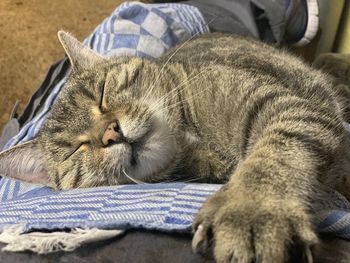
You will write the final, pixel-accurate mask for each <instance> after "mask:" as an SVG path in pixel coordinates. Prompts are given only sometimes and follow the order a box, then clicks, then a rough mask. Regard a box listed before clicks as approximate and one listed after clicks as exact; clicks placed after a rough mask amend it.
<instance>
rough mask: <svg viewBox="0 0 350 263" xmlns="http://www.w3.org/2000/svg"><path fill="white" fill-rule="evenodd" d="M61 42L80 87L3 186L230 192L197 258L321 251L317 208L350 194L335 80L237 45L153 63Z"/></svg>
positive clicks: (3, 169) (198, 243)
mask: <svg viewBox="0 0 350 263" xmlns="http://www.w3.org/2000/svg"><path fill="white" fill-rule="evenodd" d="M59 38H60V41H61V42H62V45H63V47H64V48H65V50H66V53H67V54H68V56H69V59H70V61H71V64H72V68H73V71H72V74H71V76H70V78H69V80H68V82H67V84H66V86H65V89H64V90H63V91H62V93H61V94H60V97H59V99H58V100H57V102H56V103H55V104H54V106H53V108H52V111H51V115H50V116H49V118H48V119H47V121H46V123H45V125H44V126H43V128H42V130H41V131H40V132H39V135H38V136H37V138H35V139H34V140H33V141H31V142H27V143H24V144H22V145H19V146H17V147H14V148H12V149H10V150H8V151H5V152H4V153H2V154H1V160H0V173H1V174H4V175H7V176H11V177H14V178H17V179H20V180H26V181H31V182H36V183H44V184H47V185H49V186H51V187H53V188H55V189H57V190H60V189H69V188H76V187H93V186H101V185H116V184H125V183H132V182H136V183H140V182H168V181H173V180H183V181H196V182H209V183H210V182H215V183H225V186H224V187H223V188H222V189H221V190H220V191H219V192H218V193H216V194H215V195H214V196H212V197H211V198H210V199H209V200H208V201H207V202H206V203H205V204H204V206H203V207H202V209H201V211H200V212H199V214H198V216H197V218H196V220H195V222H194V226H193V227H194V232H195V234H194V238H193V242H192V244H193V249H194V251H195V252H198V253H205V252H206V251H207V250H208V249H209V247H210V244H211V243H212V241H214V255H215V259H216V260H217V261H218V262H230V261H231V260H236V261H234V262H240V263H245V262H247V263H248V262H252V261H253V260H257V262H265V263H271V262H284V260H285V259H286V258H287V250H288V247H289V246H290V245H292V241H295V242H298V243H301V244H302V245H303V247H305V250H306V252H308V251H309V249H308V247H309V246H311V245H313V244H315V243H316V242H317V241H318V238H317V236H316V234H315V232H314V228H313V225H312V213H311V208H312V202H313V200H315V199H316V198H317V196H319V194H320V193H321V192H322V189H323V188H324V186H327V187H333V188H335V189H337V190H339V191H340V192H342V193H343V194H345V195H346V194H348V193H349V191H348V190H347V189H348V187H349V186H348V185H349V183H348V180H349V179H348V178H347V177H346V171H347V169H348V168H347V166H348V161H347V157H346V156H347V150H348V149H349V148H348V147H349V146H348V138H347V135H346V132H345V130H344V128H343V116H342V114H343V113H342V109H343V106H342V103H341V101H342V100H341V97H340V96H339V95H338V94H336V92H335V91H334V90H332V85H331V83H330V81H329V80H328V79H327V77H326V76H324V75H323V74H322V73H320V72H318V71H316V70H313V69H311V68H310V67H308V66H306V65H305V64H303V62H301V61H300V60H299V59H297V58H295V57H293V56H291V55H289V54H287V53H286V52H284V51H281V50H277V49H275V48H274V47H271V46H268V45H266V44H263V43H260V42H256V41H253V40H249V39H245V38H240V37H237V36H232V35H224V34H207V35H203V36H201V37H198V38H196V39H194V40H192V41H190V42H188V43H185V44H183V45H182V46H181V47H178V48H175V49H173V50H171V51H170V52H169V53H167V54H166V55H164V56H163V57H161V58H160V59H155V60H149V59H142V58H137V57H117V58H111V59H106V58H104V57H102V56H100V55H98V54H96V53H94V52H93V51H92V50H90V49H88V48H86V47H83V45H82V44H81V43H80V42H78V41H77V40H76V39H75V38H73V37H72V36H71V35H69V34H67V33H65V32H59ZM307 254H308V255H310V254H309V253H307ZM309 259H310V258H309Z"/></svg>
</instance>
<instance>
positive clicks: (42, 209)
mask: <svg viewBox="0 0 350 263" xmlns="http://www.w3.org/2000/svg"><path fill="white" fill-rule="evenodd" d="M208 31H209V30H208V27H207V25H206V24H205V22H204V20H203V18H202V16H201V14H200V12H199V11H198V10H197V9H196V8H194V7H191V6H187V5H181V4H162V5H146V4H141V3H136V2H135V3H129V2H127V3H124V4H122V5H121V6H120V7H118V8H117V9H116V10H115V11H114V12H113V13H112V15H111V16H110V17H108V18H106V19H105V20H104V21H103V23H101V24H100V25H99V26H98V27H97V28H96V29H95V31H94V32H93V33H92V34H91V35H90V36H89V37H88V38H87V39H86V40H85V42H84V43H85V44H86V45H88V46H90V47H91V48H92V49H94V50H96V51H97V52H99V53H102V54H105V55H107V56H115V55H125V54H127V55H133V56H143V57H152V58H155V57H159V56H160V55H161V54H163V53H164V52H165V51H166V50H167V49H168V48H170V47H172V46H174V45H175V44H177V43H179V42H183V41H185V40H187V39H189V38H190V37H191V36H193V35H195V34H202V33H206V32H208ZM64 82H65V79H62V80H61V81H60V82H59V83H58V84H57V85H56V87H55V88H54V90H53V92H52V93H51V94H50V96H49V97H48V99H47V101H46V104H45V110H43V111H41V112H40V114H38V115H37V116H36V117H35V118H34V119H33V120H32V121H31V122H30V123H28V124H27V125H25V126H24V127H23V128H22V129H21V131H20V133H19V134H18V135H17V136H15V137H14V138H12V139H11V140H10V141H9V142H8V143H7V145H6V146H5V149H7V148H9V147H11V146H13V145H16V144H18V143H20V142H24V141H28V140H30V139H32V138H33V137H34V136H35V135H36V134H37V132H38V130H39V129H40V127H41V125H42V123H43V122H44V121H45V118H46V116H47V114H48V112H49V111H50V107H51V105H52V103H54V101H55V99H56V98H57V96H58V94H59V92H60V90H61V89H62V88H63V86H64ZM346 127H348V126H346ZM219 188H220V185H207V184H184V183H176V184H142V185H124V186H113V187H100V188H91V189H75V190H69V191H61V192H54V191H53V190H52V189H50V188H48V187H43V186H40V185H33V184H28V183H23V182H19V181H16V180H10V179H8V178H2V179H1V180H0V203H1V205H0V231H1V230H2V229H3V228H4V227H5V226H7V225H13V224H19V223H21V224H24V225H25V231H30V230H33V229H43V230H48V229H67V228H76V227H79V228H90V227H99V228H106V229H111V228H123V229H126V228H146V229H158V230H162V231H174V230H175V231H181V232H188V231H189V229H190V226H191V222H192V220H193V218H194V216H195V214H196V213H197V212H198V210H199V208H200V207H201V205H202V204H203V202H204V201H205V199H206V198H207V197H208V196H209V195H211V194H213V193H215V192H216V191H217V190H218V189H219ZM326 196H327V198H325V199H324V201H323V202H322V203H320V204H318V205H317V206H316V210H315V213H316V217H315V220H316V221H315V223H316V225H317V226H318V230H319V231H320V232H325V233H332V234H334V235H337V236H340V237H345V238H350V204H349V202H348V201H347V200H346V199H345V198H344V197H343V196H341V195H340V194H338V193H336V192H333V191H329V192H328V193H327V194H326Z"/></svg>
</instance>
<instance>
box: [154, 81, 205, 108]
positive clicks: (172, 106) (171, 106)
mask: <svg viewBox="0 0 350 263" xmlns="http://www.w3.org/2000/svg"><path fill="white" fill-rule="evenodd" d="M207 89H209V87H207V88H205V89H203V90H201V91H200V92H197V93H195V94H193V95H191V96H189V97H188V98H184V99H183V100H180V101H177V102H175V103H173V104H170V105H166V106H165V107H163V108H157V109H156V110H155V111H154V113H158V112H161V111H163V110H170V109H173V108H174V107H177V106H178V105H180V104H181V103H183V102H185V101H191V100H192V99H195V97H196V96H197V95H199V94H201V93H203V92H205V91H206V90H207Z"/></svg>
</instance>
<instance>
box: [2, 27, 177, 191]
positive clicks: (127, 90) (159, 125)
mask: <svg viewBox="0 0 350 263" xmlns="http://www.w3.org/2000/svg"><path fill="white" fill-rule="evenodd" d="M59 39H60V41H61V43H62V45H63V47H64V49H65V51H66V53H67V55H68V57H69V59H70V62H71V65H72V74H71V76H70V78H69V80H68V81H67V83H66V85H65V88H64V89H63V91H62V92H61V94H60V95H59V98H58V99H57V101H56V102H55V104H54V105H53V107H52V110H51V114H50V115H49V117H48V119H47V121H46V123H45V124H44V126H43V127H42V129H41V131H40V132H39V135H38V136H37V137H36V138H35V139H34V140H33V141H30V142H26V143H23V144H21V145H18V146H16V147H14V148H11V149H10V150H8V151H5V152H3V153H1V154H0V174H1V175H5V176H10V177H13V178H16V179H19V180H23V181H29V182H32V183H42V184H46V185H49V186H52V187H54V188H57V189H68V188H75V187H91V186H100V185H116V184H120V183H126V182H131V181H136V182H138V181H155V180H161V178H160V177H161V176H164V175H165V173H167V172H169V170H170V169H171V168H172V167H173V166H174V164H175V162H176V160H175V159H176V155H177V143H176V139H175V137H176V136H175V134H174V130H173V129H172V128H171V127H170V125H169V123H168V120H167V116H166V114H163V112H162V111H161V110H157V107H155V106H154V102H153V104H152V103H150V101H151V99H150V98H151V97H152V96H150V94H151V91H150V92H149V88H148V89H147V88H145V87H142V86H144V85H148V86H149V84H147V83H145V82H147V81H146V80H147V78H146V75H147V72H144V68H147V65H145V64H147V63H151V62H150V61H147V60H142V59H140V58H127V57H120V58H114V59H106V58H104V57H103V56H101V55H99V54H97V53H95V52H94V51H92V50H91V49H89V48H87V47H84V46H83V45H82V44H81V43H80V42H79V41H78V40H76V39H75V38H74V37H72V36H71V35H69V34H68V33H65V32H62V31H61V32H59ZM148 74H149V75H150V76H149V77H150V78H151V77H152V74H150V73H148ZM142 80H144V81H142ZM145 90H146V92H145ZM156 104H157V103H156Z"/></svg>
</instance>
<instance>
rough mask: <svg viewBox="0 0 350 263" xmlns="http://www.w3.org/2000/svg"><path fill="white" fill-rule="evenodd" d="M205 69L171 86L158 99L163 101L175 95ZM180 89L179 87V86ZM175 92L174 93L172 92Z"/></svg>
mask: <svg viewBox="0 0 350 263" xmlns="http://www.w3.org/2000/svg"><path fill="white" fill-rule="evenodd" d="M204 73H205V71H204V70H202V71H200V72H199V73H197V74H196V75H194V76H193V77H191V78H188V79H186V80H184V81H183V82H181V83H180V84H179V85H177V86H176V87H175V88H173V89H172V90H171V91H169V92H168V93H166V94H165V95H164V96H162V97H160V98H159V99H158V100H159V101H163V100H167V99H168V98H173V97H174V96H175V95H177V93H178V92H180V91H182V90H183V89H185V88H186V84H189V83H191V82H193V81H194V80H196V79H197V78H199V76H200V75H202V74H204ZM181 87H182V89H179V88H181ZM174 93H175V94H174ZM170 95H171V96H170Z"/></svg>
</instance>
